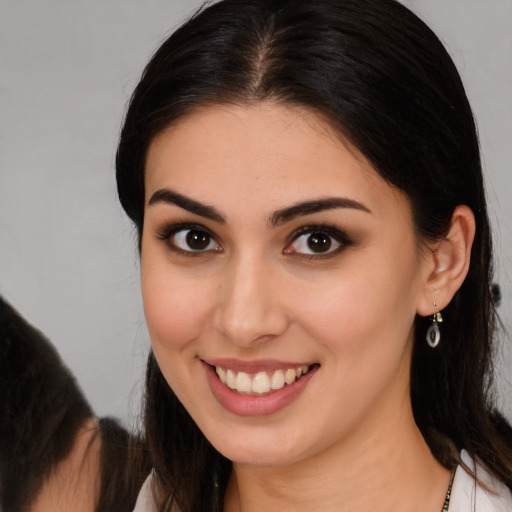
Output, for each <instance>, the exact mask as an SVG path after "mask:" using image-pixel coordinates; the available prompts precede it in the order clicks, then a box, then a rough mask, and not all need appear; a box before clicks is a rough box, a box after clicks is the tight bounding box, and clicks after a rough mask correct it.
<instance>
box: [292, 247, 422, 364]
mask: <svg viewBox="0 0 512 512" xmlns="http://www.w3.org/2000/svg"><path fill="white" fill-rule="evenodd" d="M409 260H411V259H410V258H409V259H405V258H396V259H395V258H392V257H390V258H388V259H387V260H386V258H385V257H383V255H382V254H381V255H380V258H379V259H378V260H375V261H373V260H368V261H366V260H363V259H362V258H361V260H360V261H358V265H357V266H356V265H354V266H350V267H348V271H347V272H343V273H340V275H338V276H336V279H332V280H330V281H329V282H325V283H317V284H316V286H315V288H314V289H311V290H307V291H305V292H304V294H303V295H302V297H304V296H307V297H309V299H308V301H307V304H303V305H300V304H299V303H297V308H300V309H301V313H300V317H301V318H302V319H303V320H304V322H305V324H306V325H307V329H308V331H309V332H310V333H312V334H313V336H314V338H316V339H317V340H318V341H319V342H321V343H322V342H323V343H325V344H326V345H327V347H328V348H329V349H332V350H334V351H343V352H344V353H346V354H347V355H351V357H350V358H349V359H347V361H348V360H350V361H351V364H352V363H353V362H354V360H353V358H356V359H357V358H359V359H361V360H362V359H363V358H369V357H370V356H371V353H373V354H375V355H376V357H375V359H378V354H381V353H382V351H384V350H387V349H389V348H391V346H390V345H393V344H394V345H396V346H397V349H398V350H403V346H404V344H405V343H406V341H407V339H408V337H409V334H410V330H411V327H412V324H413V322H414V318H415V293H416V291H415V286H414V274H415V272H414V268H413V267H414V265H413V264H412V263H411V261H412V260H411V261H409ZM305 306H306V307H305Z"/></svg>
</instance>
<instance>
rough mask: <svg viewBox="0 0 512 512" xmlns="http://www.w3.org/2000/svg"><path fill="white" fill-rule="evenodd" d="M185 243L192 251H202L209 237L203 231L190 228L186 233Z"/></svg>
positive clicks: (206, 245) (208, 241) (207, 243)
mask: <svg viewBox="0 0 512 512" xmlns="http://www.w3.org/2000/svg"><path fill="white" fill-rule="evenodd" d="M186 240H187V245H188V246H189V247H190V248H191V249H192V250H193V251H203V250H204V249H206V248H207V247H208V245H209V243H210V240H211V237H210V235H208V234H207V233H205V232H203V231H196V230H190V231H189V232H188V233H187V235H186Z"/></svg>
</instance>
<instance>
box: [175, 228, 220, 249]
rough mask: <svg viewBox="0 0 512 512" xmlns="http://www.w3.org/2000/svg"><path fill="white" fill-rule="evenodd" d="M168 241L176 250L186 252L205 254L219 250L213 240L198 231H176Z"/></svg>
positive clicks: (203, 232)
mask: <svg viewBox="0 0 512 512" xmlns="http://www.w3.org/2000/svg"><path fill="white" fill-rule="evenodd" d="M169 241H170V243H171V244H172V245H174V246H175V247H176V248H178V249H180V250H181V251H186V252H206V251H218V250H220V246H219V244H217V242H216V241H215V239H214V238H213V237H212V235H210V233H207V232H206V231H202V230H200V229H190V228H189V229H180V230H179V231H176V232H175V233H174V234H173V235H172V236H171V237H170V238H169Z"/></svg>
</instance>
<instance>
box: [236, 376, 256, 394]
mask: <svg viewBox="0 0 512 512" xmlns="http://www.w3.org/2000/svg"><path fill="white" fill-rule="evenodd" d="M235 383H236V390H237V391H239V392H240V393H250V392H251V391H252V382H251V377H249V375H247V373H244V372H238V375H237V376H236V380H235Z"/></svg>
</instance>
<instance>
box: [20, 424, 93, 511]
mask: <svg viewBox="0 0 512 512" xmlns="http://www.w3.org/2000/svg"><path fill="white" fill-rule="evenodd" d="M97 429H98V424H97V421H96V420H95V419H93V418H91V419H90V420H89V421H87V423H86V424H85V425H84V426H83V427H82V428H81V429H80V430H79V431H78V432H77V434H76V437H75V442H74V444H73V448H72V450H71V452H70V453H69V455H68V456H67V457H66V458H65V459H64V460H62V461H61V462H60V463H59V464H58V465H57V467H56V468H55V469H54V470H53V472H52V473H51V474H49V475H48V477H47V479H46V482H45V484H44V485H43V488H42V489H41V492H40V493H39V495H38V496H37V498H36V500H35V501H34V503H32V505H31V506H30V508H29V510H30V512H69V511H70V510H73V511H75V512H94V510H95V505H96V500H97V498H98V494H99V487H100V481H99V478H98V475H99V466H100V450H101V441H100V438H99V437H98V435H97Z"/></svg>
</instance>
